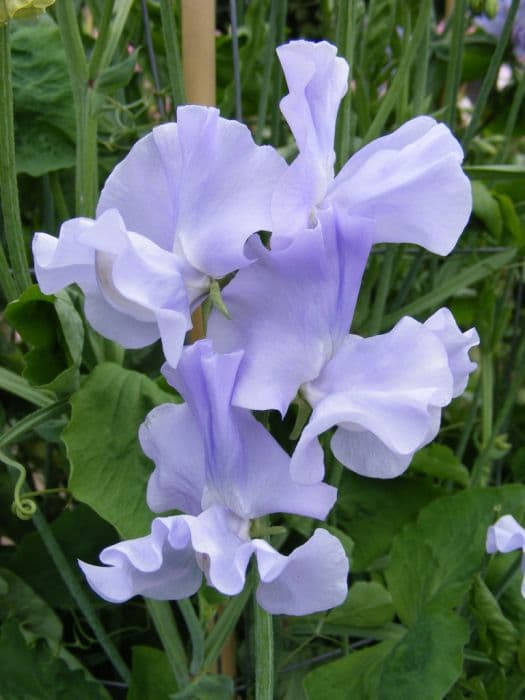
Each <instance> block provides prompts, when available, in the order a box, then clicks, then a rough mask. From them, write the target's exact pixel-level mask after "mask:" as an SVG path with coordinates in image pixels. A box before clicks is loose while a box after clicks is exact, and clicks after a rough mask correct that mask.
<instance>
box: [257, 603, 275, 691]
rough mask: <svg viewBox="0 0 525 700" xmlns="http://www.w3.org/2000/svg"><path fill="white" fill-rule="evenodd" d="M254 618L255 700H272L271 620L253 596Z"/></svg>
mask: <svg viewBox="0 0 525 700" xmlns="http://www.w3.org/2000/svg"><path fill="white" fill-rule="evenodd" d="M254 618H255V698H256V700H273V697H274V690H273V689H274V676H275V669H274V654H273V651H274V649H273V618H272V616H271V615H270V613H267V612H266V610H263V609H262V608H261V607H260V606H259V605H258V603H257V601H256V599H255V596H254Z"/></svg>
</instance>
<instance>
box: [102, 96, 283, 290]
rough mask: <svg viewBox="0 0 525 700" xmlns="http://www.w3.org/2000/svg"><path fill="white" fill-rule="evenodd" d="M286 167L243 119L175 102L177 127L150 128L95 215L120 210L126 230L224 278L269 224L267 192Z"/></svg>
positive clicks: (106, 188) (115, 174)
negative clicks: (255, 235) (249, 242)
mask: <svg viewBox="0 0 525 700" xmlns="http://www.w3.org/2000/svg"><path fill="white" fill-rule="evenodd" d="M285 169H286V163H285V161H284V160H283V159H282V158H281V156H280V155H279V154H278V153H277V151H275V149H273V148H272V147H270V146H257V145H256V144H255V143H254V141H253V138H252V136H251V134H250V132H249V130H248V128H247V127H246V126H244V125H243V124H239V123H238V122H236V121H233V120H228V119H222V118H221V117H219V112H218V110H216V109H214V108H211V107H200V106H196V105H189V106H185V107H179V109H178V110H177V124H163V125H161V126H158V127H156V128H155V129H153V132H152V133H151V134H148V136H145V137H144V138H143V139H141V140H140V141H139V142H138V143H137V144H135V146H134V147H133V148H132V149H131V151H130V153H129V154H128V156H127V157H126V158H125V159H124V160H123V161H122V163H120V164H119V165H118V166H117V167H116V168H115V170H114V171H113V172H112V174H111V175H110V177H109V178H108V180H107V182H106V184H105V186H104V189H103V191H102V194H101V196H100V202H99V206H98V209H97V212H98V213H101V212H103V211H106V210H107V209H109V208H116V209H118V210H119V211H120V212H121V214H122V217H123V219H124V221H125V223H126V226H127V228H128V229H130V230H132V231H136V232H137V233H140V234H141V235H143V236H145V237H147V238H150V239H151V240H152V241H154V242H155V243H157V245H159V246H160V247H162V248H164V249H166V250H169V251H173V252H175V253H177V255H180V256H182V257H183V258H185V260H186V261H187V262H189V263H190V264H191V266H192V267H193V268H196V269H197V270H199V271H201V272H203V273H205V274H207V275H211V276H212V277H222V276H224V275H225V274H227V273H229V272H232V271H233V270H236V269H237V268H239V267H242V266H244V265H247V264H249V262H250V261H251V260H250V258H248V257H246V256H245V254H244V252H243V248H244V245H245V243H246V241H247V239H248V237H249V236H250V235H251V234H253V233H255V232H257V231H259V230H261V229H263V230H268V229H270V228H271V218H270V200H271V194H272V192H273V190H274V188H275V185H276V182H277V181H278V180H279V178H280V176H281V175H282V173H283V172H284V170H285ZM152 203H154V204H153V205H152Z"/></svg>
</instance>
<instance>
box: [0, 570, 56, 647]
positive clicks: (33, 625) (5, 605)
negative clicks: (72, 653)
mask: <svg viewBox="0 0 525 700" xmlns="http://www.w3.org/2000/svg"><path fill="white" fill-rule="evenodd" d="M0 577H1V580H2V581H3V582H5V584H6V587H7V590H6V591H5V592H3V593H2V592H1V591H0V621H2V622H5V620H6V619H7V618H9V617H15V618H16V619H17V621H18V623H19V624H20V626H21V628H22V630H23V632H24V636H25V638H26V640H27V641H34V640H35V639H39V638H43V639H46V640H47V641H48V642H49V644H50V646H51V648H52V649H58V646H59V644H60V641H61V639H62V623H61V622H60V619H59V618H58V617H57V616H56V615H55V613H54V612H53V610H52V609H51V608H50V607H49V605H48V604H47V603H45V602H44V601H43V600H42V598H40V596H38V595H36V593H35V592H34V591H33V590H32V589H31V588H30V586H28V585H27V584H26V583H24V581H23V580H22V579H21V578H19V577H18V576H17V575H16V574H14V573H13V572H12V571H9V569H1V568H0Z"/></svg>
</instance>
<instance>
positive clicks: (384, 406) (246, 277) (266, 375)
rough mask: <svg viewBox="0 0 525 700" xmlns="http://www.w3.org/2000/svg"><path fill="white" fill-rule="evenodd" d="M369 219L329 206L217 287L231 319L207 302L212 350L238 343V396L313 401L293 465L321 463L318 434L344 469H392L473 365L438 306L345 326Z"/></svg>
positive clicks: (298, 469)
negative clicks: (392, 320)
mask: <svg viewBox="0 0 525 700" xmlns="http://www.w3.org/2000/svg"><path fill="white" fill-rule="evenodd" d="M374 227H375V223H374V222H373V221H371V220H369V219H359V218H356V217H349V216H345V215H344V214H342V213H341V212H340V211H338V210H337V209H336V210H333V211H330V210H328V209H324V210H320V211H319V212H318V220H317V225H316V227H315V228H311V229H305V231H304V232H303V234H302V235H301V236H297V237H296V238H295V240H294V241H293V242H292V244H291V245H289V246H288V248H286V249H284V250H280V251H272V252H268V253H267V254H266V255H265V256H263V257H262V258H261V259H260V260H258V261H257V262H255V263H254V264H253V265H251V266H250V267H248V268H245V269H244V270H241V271H240V272H239V273H238V274H237V276H236V277H235V279H234V280H233V281H232V282H230V284H229V285H227V287H226V288H225V289H224V291H223V298H224V302H225V303H226V305H227V307H228V309H229V311H230V314H231V317H232V318H231V320H228V319H226V318H224V317H222V316H221V315H220V314H217V313H215V312H214V313H212V315H211V317H210V321H209V324H208V334H209V336H210V337H211V338H212V339H213V341H214V344H215V347H216V348H217V349H218V350H219V351H221V352H231V351H233V350H237V349H244V350H245V355H244V359H243V362H242V364H241V366H240V370H239V379H238V383H237V386H236V390H235V393H234V395H233V402H234V404H236V405H239V406H243V407H245V408H252V409H261V410H262V409H272V408H273V409H277V410H279V411H280V412H281V414H284V413H285V412H286V410H287V408H288V406H289V404H290V402H291V401H292V399H293V398H294V397H295V395H296V393H297V391H299V392H300V394H301V395H302V396H303V398H305V399H306V400H307V401H308V402H309V403H310V405H311V406H312V408H313V413H312V415H311V417H310V420H309V422H308V423H307V425H306V427H305V428H304V430H303V432H302V435H301V437H300V439H299V442H298V444H297V447H296V450H295V452H294V455H293V457H292V475H293V478H294V479H297V480H300V481H301V482H303V483H315V482H316V481H318V480H319V479H321V478H322V476H323V474H324V460H323V451H322V449H321V446H320V444H319V442H318V440H317V436H318V435H320V434H321V433H323V432H324V431H326V430H328V429H329V428H331V427H333V426H338V428H337V430H336V432H335V434H334V436H333V438H332V443H331V447H332V450H333V452H334V454H335V455H336V457H337V458H338V459H339V461H341V462H342V463H343V464H344V465H345V466H347V467H348V468H350V469H352V470H353V471H355V472H357V473H359V474H364V475H366V476H373V477H381V478H387V477H393V476H397V475H398V474H400V473H401V472H402V471H404V470H405V469H406V468H407V466H408V464H409V463H410V460H411V458H412V456H413V454H414V453H415V452H416V451H417V450H418V449H420V448H421V447H422V446H423V445H426V444H427V443H428V442H430V441H431V440H432V439H433V438H434V437H435V436H436V434H437V432H438V429H439V425H440V420H441V410H442V408H443V407H444V406H446V405H448V404H449V403H450V401H451V400H452V398H453V397H454V396H458V395H459V394H460V393H461V392H462V391H463V390H464V389H465V386H466V383H467V379H468V375H469V373H470V372H472V371H473V369H474V368H475V367H476V365H475V364H474V363H473V362H471V361H470V359H469V357H468V350H469V348H471V347H472V346H474V345H476V344H477V343H478V342H479V338H478V335H477V333H476V331H475V330H474V329H471V330H470V331H467V332H466V333H461V331H460V330H459V329H458V327H457V325H456V323H455V321H454V319H453V317H452V314H451V313H450V311H448V309H440V310H439V311H437V312H436V313H435V314H434V315H433V316H432V317H431V318H429V319H428V320H427V321H426V322H425V323H420V322H418V321H415V320H414V319H412V318H408V317H406V318H403V319H401V320H400V321H399V323H398V324H397V325H396V326H395V328H394V329H393V330H392V331H390V332H389V333H386V334H383V335H378V336H374V337H371V338H361V337H359V336H356V335H348V330H349V328H350V324H351V321H352V316H353V311H354V306H355V300H356V298H357V294H358V290H359V286H360V282H361V276H362V273H363V270H364V266H365V264H366V259H367V255H368V251H369V248H370V244H371V241H372V240H373V238H374Z"/></svg>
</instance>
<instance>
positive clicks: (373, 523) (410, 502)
mask: <svg viewBox="0 0 525 700" xmlns="http://www.w3.org/2000/svg"><path fill="white" fill-rule="evenodd" d="M441 494H442V492H441V491H440V489H438V488H436V487H434V486H432V485H430V484H428V483H426V482H424V481H416V480H415V479H410V478H407V477H402V478H400V479H388V480H384V479H368V478H365V477H361V476H357V475H355V474H352V473H351V472H349V471H348V470H346V469H345V470H344V472H343V476H342V479H341V484H340V488H339V497H338V499H337V504H336V511H335V516H336V522H337V525H338V527H339V528H340V529H342V530H343V531H344V532H345V533H347V534H348V535H349V536H350V537H351V538H352V540H353V541H354V544H355V546H354V550H353V552H352V572H353V573H356V572H359V571H364V570H366V569H367V568H368V567H369V566H370V565H371V564H372V563H373V562H374V561H375V560H376V559H378V557H381V556H384V555H385V554H387V552H388V550H389V548H390V545H391V543H392V540H393V538H394V537H395V535H396V533H397V532H399V531H400V530H401V528H402V527H403V525H405V524H406V523H407V522H412V521H414V520H415V519H416V517H417V514H418V513H419V511H420V510H421V508H422V507H423V506H424V505H426V504H427V503H428V502H429V501H431V500H433V499H434V498H437V497H438V496H440V495H441Z"/></svg>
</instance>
